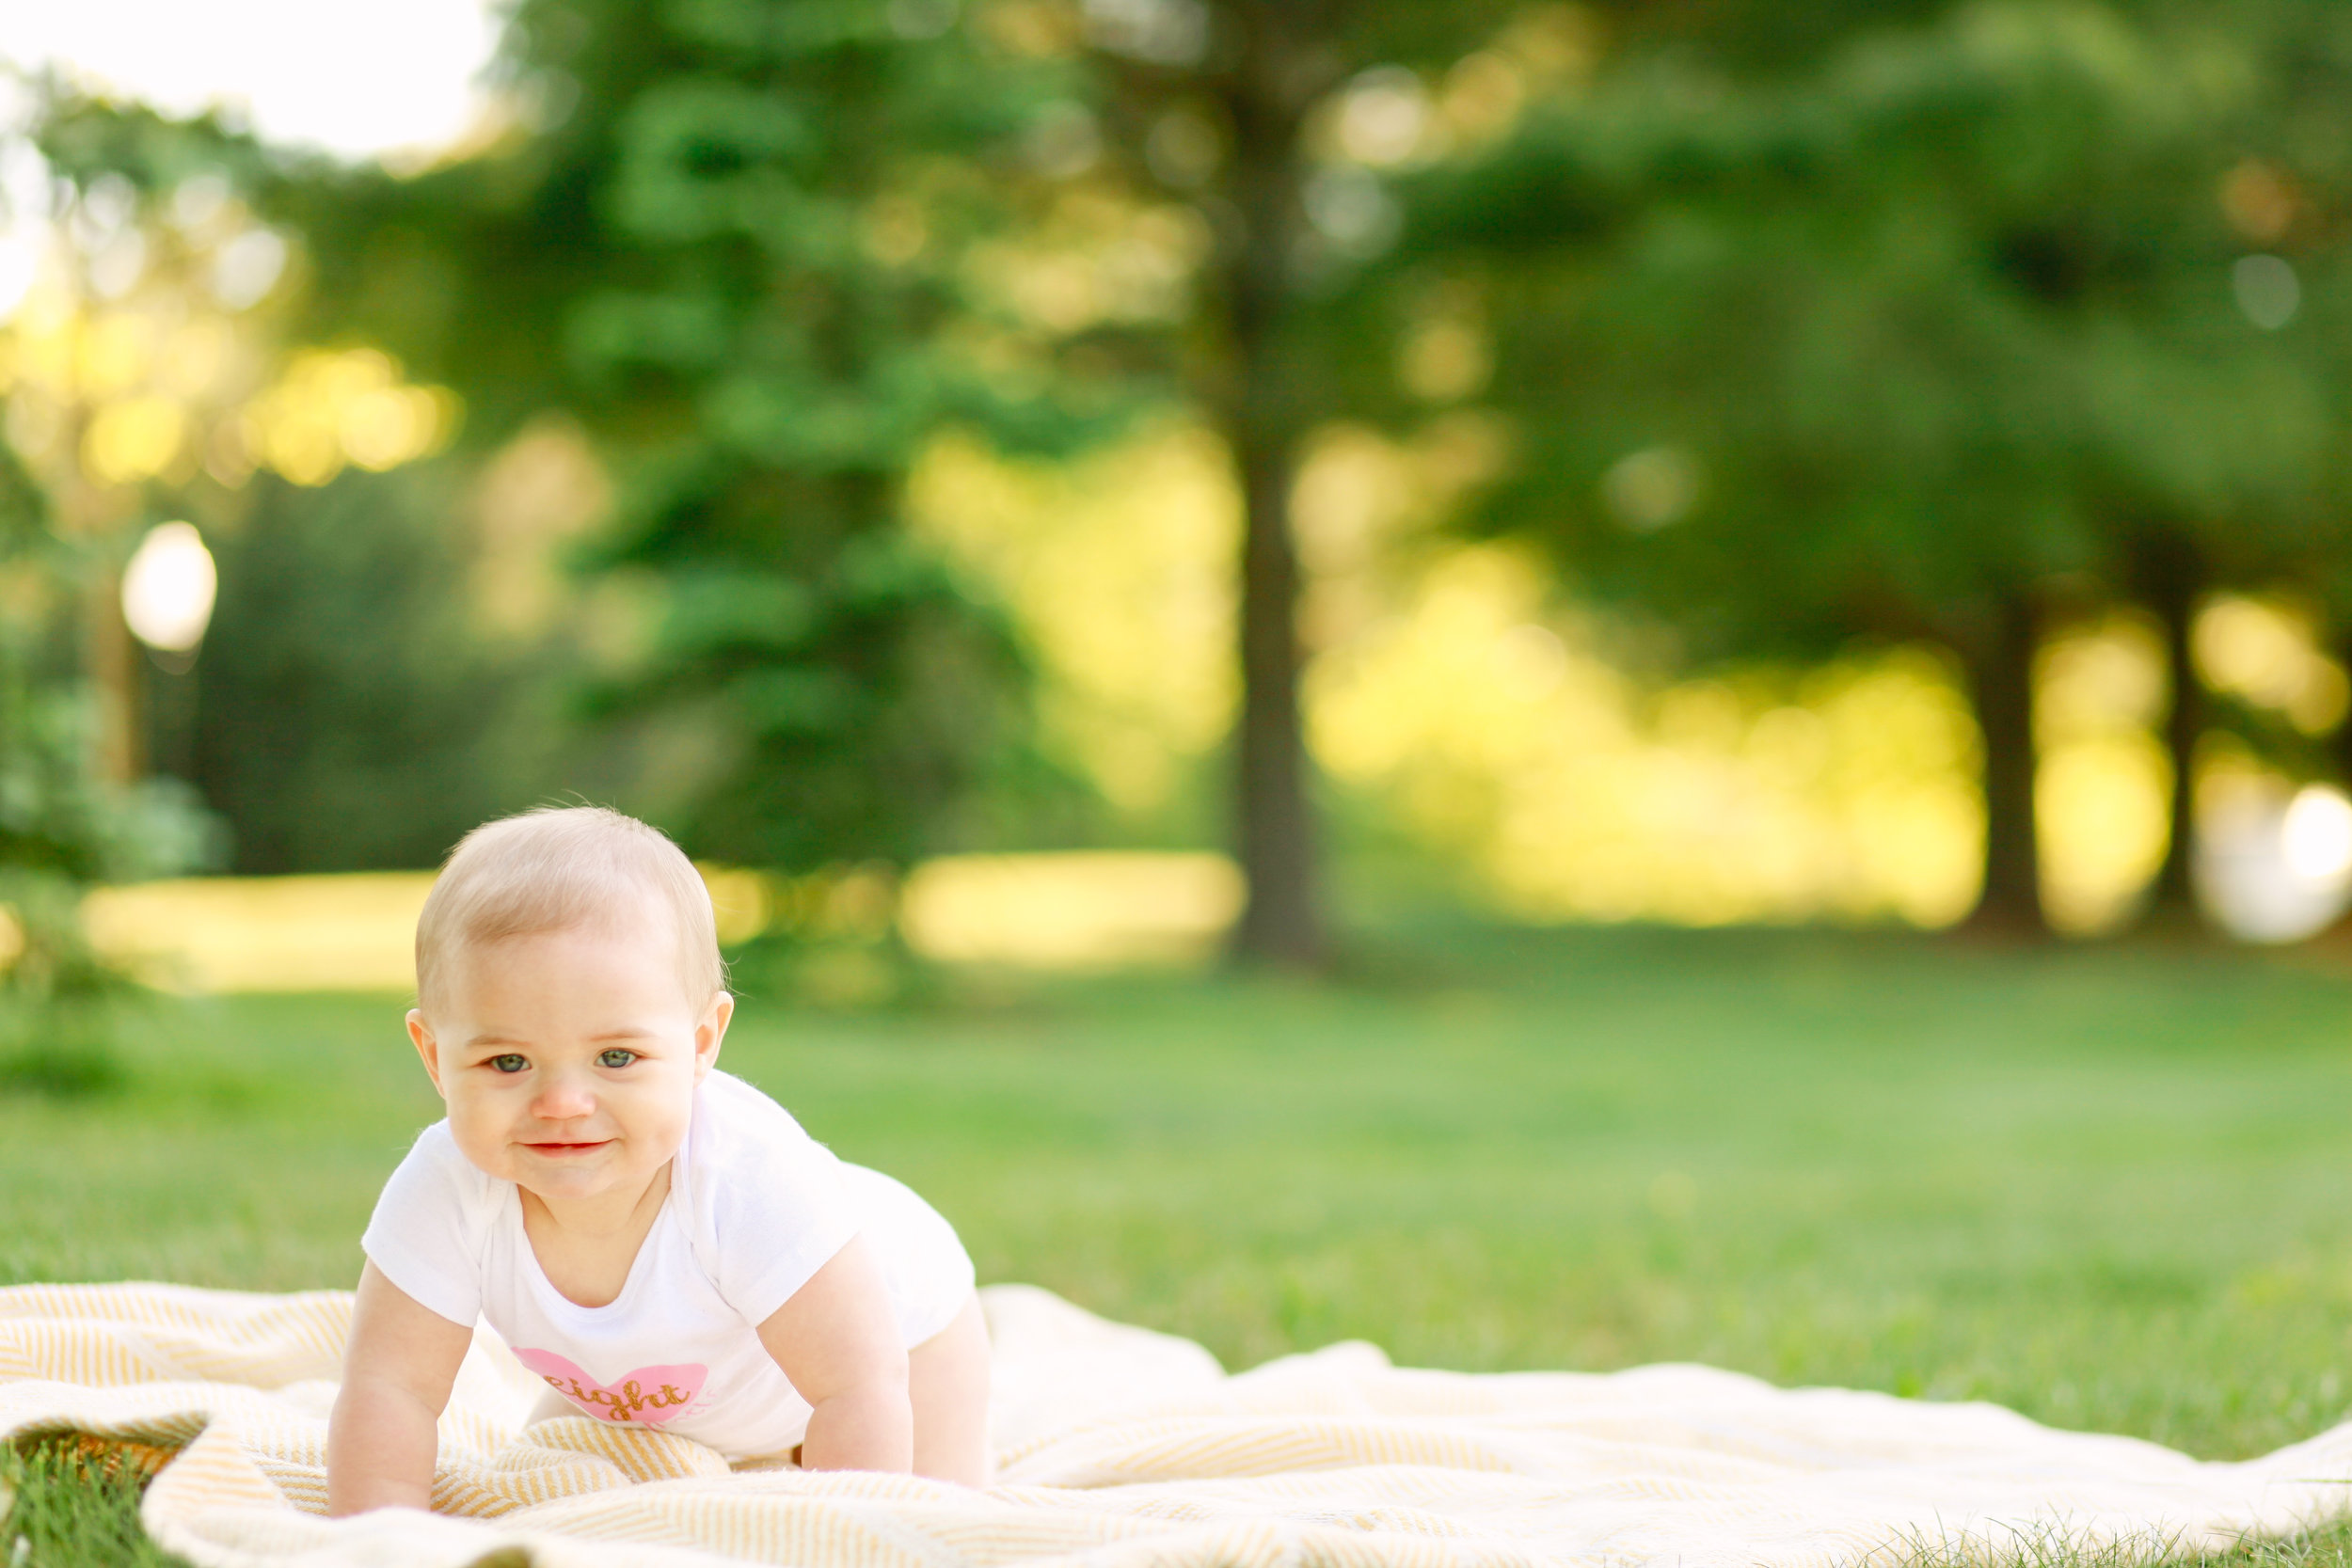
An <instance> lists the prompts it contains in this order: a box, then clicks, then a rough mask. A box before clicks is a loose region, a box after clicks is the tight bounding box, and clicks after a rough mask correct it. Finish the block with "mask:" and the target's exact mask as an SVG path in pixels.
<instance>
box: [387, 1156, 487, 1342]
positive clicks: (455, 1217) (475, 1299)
mask: <svg viewBox="0 0 2352 1568" xmlns="http://www.w3.org/2000/svg"><path fill="white" fill-rule="evenodd" d="M486 1184H487V1178H485V1177H484V1176H483V1174H482V1173H481V1172H480V1171H479V1170H477V1169H475V1168H474V1166H473V1164H471V1162H469V1161H468V1160H467V1158H466V1157H465V1155H464V1154H462V1153H460V1152H459V1150H458V1148H457V1141H456V1140H455V1139H454V1138H453V1137H452V1136H450V1131H449V1123H447V1122H445V1121H437V1122H435V1123H434V1124H433V1125H432V1126H430V1127H428V1128H426V1129H425V1130H424V1132H422V1133H421V1134H419V1136H418V1138H417V1142H416V1146H415V1147H414V1148H410V1149H409V1151H408V1157H407V1158H406V1159H405V1160H403V1161H402V1162H401V1163H400V1168H399V1169H398V1170H396V1171H394V1172H392V1179H391V1180H389V1181H387V1182H385V1183H384V1192H383V1194H382V1196H379V1197H377V1198H376V1200H375V1213H374V1214H373V1216H372V1217H371V1218H370V1219H369V1221H368V1228H367V1232H366V1234H364V1235H362V1236H361V1237H360V1238H359V1245H360V1247H361V1249H362V1250H364V1251H365V1252H366V1253H367V1255H368V1260H369V1261H370V1262H372V1263H373V1264H374V1265H375V1266H376V1268H377V1269H378V1270H379V1271H380V1272H381V1273H382V1274H383V1275H384V1277H385V1278H387V1279H389V1280H390V1281H391V1282H392V1283H393V1284H394V1285H397V1286H399V1287H400V1289H401V1290H402V1291H404V1292H405V1293H406V1294H407V1296H408V1297H409V1299H410V1300H412V1301H414V1302H416V1303H417V1304H418V1305H419V1306H421V1307H424V1308H426V1309H427V1310H428V1311H431V1312H434V1313H437V1314H438V1315H439V1316H441V1317H444V1318H447V1319H448V1320H449V1321H450V1322H452V1323H459V1324H462V1325H463V1326H465V1327H467V1328H471V1327H472V1326H473V1325H474V1320H475V1319H476V1318H478V1317H480V1316H481V1315H482V1275H481V1263H480V1258H481V1250H482V1249H481V1245H480V1231H481V1227H480V1223H479V1221H480V1216H481V1212H482V1209H483V1203H484V1198H485V1191H484V1189H485V1187H486Z"/></svg>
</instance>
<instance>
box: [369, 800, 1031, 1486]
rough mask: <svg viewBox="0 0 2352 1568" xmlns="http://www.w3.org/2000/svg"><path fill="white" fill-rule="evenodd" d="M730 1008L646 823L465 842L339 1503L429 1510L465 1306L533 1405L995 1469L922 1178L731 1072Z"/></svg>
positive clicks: (434, 907)
mask: <svg viewBox="0 0 2352 1568" xmlns="http://www.w3.org/2000/svg"><path fill="white" fill-rule="evenodd" d="M734 1009H735V1002H734V998H732V997H730V996H729V995H728V994H727V992H726V990H725V974H724V973H723V969H722V968H721V964H720V959H719V947H718V942H717V938H716V936H715V934H714V931H713V928H712V922H711V911H710V898H709V895H708V894H707V893H706V892H705V891H704V888H703V882H702V879H701V878H700V877H699V876H697V875H696V874H695V871H694V868H693V866H692V865H691V864H690V863H688V861H687V859H686V857H685V856H684V855H682V854H680V853H679V852H678V850H677V848H676V847H675V846H674V845H673V844H671V843H670V841H669V840H668V839H666V838H664V837H662V836H661V835H660V833H659V832H655V831H654V830H653V829H651V828H648V827H646V826H645V825H644V824H643V823H641V822H638V821H635V820H633V819H631V818H629V817H627V816H620V815H619V814H617V813H615V812H610V811H604V810H601V809H598V808H594V807H580V808H577V809H570V810H560V811H559V810H548V811H538V812H532V813H531V814H529V815H528V816H516V817H510V818H508V819H506V820H504V821H500V822H492V823H489V824H487V825H486V826H485V827H481V828H477V829H476V830H474V832H471V833H469V834H468V835H467V837H466V839H465V842H464V843H462V844H460V845H458V847H457V848H456V850H455V852H454V853H453V854H452V855H451V856H450V860H449V864H448V866H447V867H446V868H445V869H444V870H443V871H442V873H441V877H440V879H439V880H438V881H437V882H436V883H435V884H434V886H433V893H432V895H431V896H430V897H429V898H427V899H426V900H425V906H424V913H423V914H422V916H421V917H420V918H419V920H418V922H417V1006H416V1009H415V1010H414V1011H412V1012H411V1013H409V1015H408V1037H409V1038H410V1039H412V1040H414V1041H415V1042H416V1047H417V1053H418V1054H419V1055H421V1056H422V1057H423V1058H424V1070H425V1072H426V1073H427V1074H428V1075H429V1076H430V1077H431V1078H432V1080H433V1086H434V1087H435V1088H436V1089H437V1090H438V1091H439V1092H440V1096H441V1099H442V1101H444V1102H445V1104H446V1105H447V1107H448V1111H449V1115H448V1117H447V1119H446V1120H443V1121H439V1122H436V1123H435V1124H434V1125H433V1126H431V1127H428V1128H426V1129H425V1131H424V1132H423V1133H422V1135H421V1136H420V1137H419V1138H418V1139H417V1143H416V1147H415V1148H412V1149H411V1150H410V1151H409V1153H408V1157H407V1158H406V1159H405V1160H404V1161H403V1162H401V1165H400V1168H399V1169H398V1170H396V1171H394V1172H393V1173H392V1179H391V1180H390V1181H389V1182H387V1183H386V1184H385V1188H384V1194H383V1196H382V1197H381V1198H379V1199H378V1200H377V1202H376V1206H375V1216H374V1218H373V1220H372V1221H371V1222H370V1223H369V1225H368V1228H367V1233H366V1235H365V1236H364V1237H363V1238H362V1239H361V1243H360V1244H361V1245H362V1247H363V1248H364V1249H365V1250H366V1253H367V1258H368V1261H367V1267H366V1269H365V1270H364V1271H363V1272H362V1273H361V1275H360V1276H359V1300H358V1311H357V1314H356V1315H355V1317H354V1318H353V1321H352V1326H351V1345H350V1349H349V1351H348V1352H347V1354H346V1356H345V1359H344V1363H343V1383H342V1392H341V1393H340V1394H339V1395H337V1397H336V1400H335V1413H334V1418H333V1420H332V1423H331V1425H330V1426H329V1428H328V1433H327V1444H326V1474H327V1502H328V1507H329V1510H330V1511H331V1512H333V1513H361V1512H363V1511H365V1510H368V1509H373V1508H384V1507H392V1506H398V1507H409V1508H427V1507H430V1506H431V1502H432V1491H433V1465H434V1456H435V1436H434V1426H435V1421H436V1418H437V1417H438V1416H439V1415H440V1413H441V1408H442V1406H443V1405H444V1404H446V1403H447V1402H448V1401H449V1394H450V1386H451V1384H452V1383H453V1381H454V1380H455V1378H456V1375H457V1367H458V1363H459V1362H460V1361H461V1360H462V1359H463V1358H464V1356H465V1354H466V1349H467V1347H468V1346H469V1344H470V1343H472V1340H473V1330H474V1322H475V1320H476V1319H477V1318H481V1319H486V1320H487V1321H488V1322H489V1324H490V1326H491V1327H492V1328H494V1329H496V1330H497V1331H498V1332H499V1334H500V1335H501V1337H503V1338H504V1339H505V1340H506V1342H507V1344H509V1345H510V1346H512V1347H513V1348H514V1351H515V1354H516V1357H517V1358H518V1359H519V1360H520V1361H521V1362H522V1363H523V1365H524V1366H526V1367H528V1368H530V1369H531V1370H532V1372H534V1373H536V1374H537V1375H538V1376H540V1377H541V1378H543V1379H545V1380H546V1382H547V1385H548V1391H547V1393H545V1394H544V1395H542V1396H541V1399H540V1403H539V1408H538V1409H537V1410H536V1411H535V1412H534V1413H533V1414H532V1419H533V1420H543V1419H546V1418H549V1417H553V1416H585V1417H587V1418H591V1419H593V1420H598V1421H607V1422H612V1423H614V1424H616V1425H617V1424H621V1423H630V1424H638V1425H644V1426H647V1427H652V1428H654V1429H656V1430H658V1431H661V1432H673V1433H679V1434H681V1435H683V1436H687V1437H691V1438H694V1439H696V1440H697V1441H699V1442H703V1443H707V1444H708V1445H709V1446H710V1447H712V1448H714V1449H718V1450H719V1451H720V1452H721V1453H722V1454H723V1455H725V1456H726V1457H727V1458H728V1459H730V1460H740V1459H749V1458H756V1457H762V1456H771V1455H774V1456H781V1455H785V1454H788V1453H794V1452H795V1450H796V1449H797V1457H798V1458H799V1460H800V1461H801V1463H802V1464H803V1465H806V1466H807V1467H808V1468H811V1469H820V1470H842V1469H851V1470H897V1471H907V1470H913V1471H914V1472H916V1473H919V1474H922V1475H927V1476H936V1477H940V1478H942V1479H945V1480H949V1481H962V1482H965V1483H967V1484H973V1485H977V1484H979V1483H981V1482H982V1481H985V1480H986V1478H987V1469H988V1455H987V1408H988V1334H987V1330H986V1329H985V1327H984V1326H983V1325H982V1323H981V1321H980V1309H979V1303H978V1299H977V1297H976V1296H975V1295H974V1294H973V1289H972V1285H973V1276H972V1261H971V1259H969V1258H967V1257H966V1256H965V1255H964V1251H963V1247H962V1244H961V1243H960V1242H958V1241H957V1240H956V1233H955V1231H954V1230H953V1229H951V1228H950V1227H948V1225H947V1222H946V1220H943V1219H942V1218H940V1217H939V1215H938V1214H937V1213H935V1212H932V1210H931V1209H930V1206H929V1205H927V1204H926V1203H924V1201H923V1200H922V1199H921V1198H919V1197H917V1196H914V1193H912V1192H910V1191H908V1190H907V1189H906V1188H905V1187H902V1186H900V1185H899V1184H898V1182H896V1181H894V1180H891V1179H890V1178H889V1177H886V1176H883V1175H881V1174H880V1173H878V1172H875V1171H870V1170H865V1169H862V1168H860V1167H859V1166H856V1165H852V1164H845V1163H844V1162H842V1161H840V1160H837V1159H835V1158H834V1156H833V1155H832V1154H831V1153H829V1152H828V1151H827V1150H826V1149H825V1148H823V1147H822V1146H821V1145H819V1144H818V1143H816V1142H815V1141H813V1140H812V1139H811V1138H810V1137H809V1135H808V1134H807V1133H806V1132H803V1131H802V1130H801V1127H800V1124H799V1123H798V1122H796V1121H794V1120H793V1119H792V1117H790V1115H788V1114H787V1112H786V1111H785V1110H784V1108H783V1107H782V1106H780V1105H778V1104H776V1102H775V1101H771V1100H770V1099H769V1098H768V1097H767V1096H766V1095H764V1094H761V1093H760V1092H759V1091H758V1090H757V1089H755V1088H753V1087H752V1086H751V1085H748V1084H745V1083H743V1082H742V1081H741V1080H739V1079H737V1078H732V1077H729V1076H728V1075H727V1074H725V1073H723V1072H720V1071H718V1070H717V1069H716V1067H715V1065H714V1064H715V1063H716V1062H717V1060H718V1056H719V1044H720V1041H721V1040H722V1039H723V1038H724V1037H725V1035H726V1032H727V1021H728V1020H729V1018H730V1017H732V1016H733V1013H734Z"/></svg>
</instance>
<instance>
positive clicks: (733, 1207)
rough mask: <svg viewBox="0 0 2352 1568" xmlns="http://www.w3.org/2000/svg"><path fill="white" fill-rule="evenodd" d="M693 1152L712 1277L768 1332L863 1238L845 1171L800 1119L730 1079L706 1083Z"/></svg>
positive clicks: (715, 1076) (718, 1076)
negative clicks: (778, 1314) (775, 1318)
mask: <svg viewBox="0 0 2352 1568" xmlns="http://www.w3.org/2000/svg"><path fill="white" fill-rule="evenodd" d="M699 1093H700V1098H701V1100H702V1105H701V1106H700V1107H699V1108H698V1115H697V1117H696V1126H695V1129H694V1140H695V1145H694V1148H693V1150H692V1164H693V1166H694V1180H695V1185H696V1188H697V1194H696V1196H697V1199H698V1201H697V1204H696V1208H697V1210H698V1211H699V1213H698V1216H697V1217H698V1220H700V1222H701V1223H702V1224H704V1225H706V1226H707V1232H706V1235H705V1238H704V1239H705V1240H706V1241H707V1250H703V1251H702V1256H703V1257H704V1259H705V1264H704V1266H705V1268H706V1269H707V1271H708V1272H709V1274H710V1275H711V1283H712V1284H714V1285H716V1286H717V1287H718V1290H719V1294H720V1295H721V1296H722V1297H723V1298H724V1299H725V1301H726V1303H727V1305H728V1306H730V1307H734V1308H735V1309H736V1310H737V1311H738V1312H740V1313H741V1314H742V1315H743V1318H744V1321H745V1322H747V1323H753V1324H758V1323H765V1322H767V1321H768V1319H769V1318H770V1317H771V1316H772V1315H774V1313H775V1310H776V1308H777V1307H782V1306H783V1305H784V1304H785V1303H786V1302H787V1301H789V1300H791V1299H792V1297H793V1296H794V1295H795V1294H796V1293H798V1292H799V1291H800V1289H801V1287H802V1286H803V1285H805V1284H807V1283H808V1282H809V1280H810V1279H811V1278H813V1277H814V1276H815V1275H816V1273H817V1271H818V1269H821V1268H823V1267H824V1266H825V1265H826V1264H827V1263H829V1262H831V1261H832V1260H833V1258H834V1254H835V1253H837V1252H839V1251H840V1250H841V1249H842V1248H843V1247H845V1246H847V1245H849V1244H850V1242H851V1241H853V1240H854V1239H855V1238H856V1236H857V1233H858V1229H859V1221H858V1211H857V1208H856V1206H855V1204H854V1201H853V1200H852V1198H851V1196H850V1192H849V1188H848V1185H847V1183H845V1182H844V1181H843V1180H842V1176H841V1162H840V1160H839V1159H837V1158H835V1157H834V1152H833V1150H831V1149H829V1148H826V1147H825V1146H824V1145H822V1144H820V1143H818V1141H817V1140H816V1139H814V1138H812V1137H810V1136H809V1135H808V1133H807V1132H803V1130H802V1128H801V1124H800V1123H799V1122H797V1121H795V1120H793V1119H792V1113H790V1112H789V1111H787V1110H786V1109H785V1108H784V1107H783V1106H781V1105H779V1104H777V1103H776V1102H775V1101H772V1100H771V1099H769V1098H768V1097H767V1096H766V1095H764V1094H762V1093H760V1092H759V1091H758V1090H757V1089H755V1088H754V1087H752V1086H751V1085H749V1084H746V1083H744V1082H743V1081H742V1080H741V1079H739V1078H735V1077H731V1076H729V1075H728V1074H725V1073H721V1072H713V1073H711V1074H710V1075H709V1077H707V1078H706V1079H705V1080H704V1081H703V1085H702V1088H701V1090H700V1091H699Z"/></svg>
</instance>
